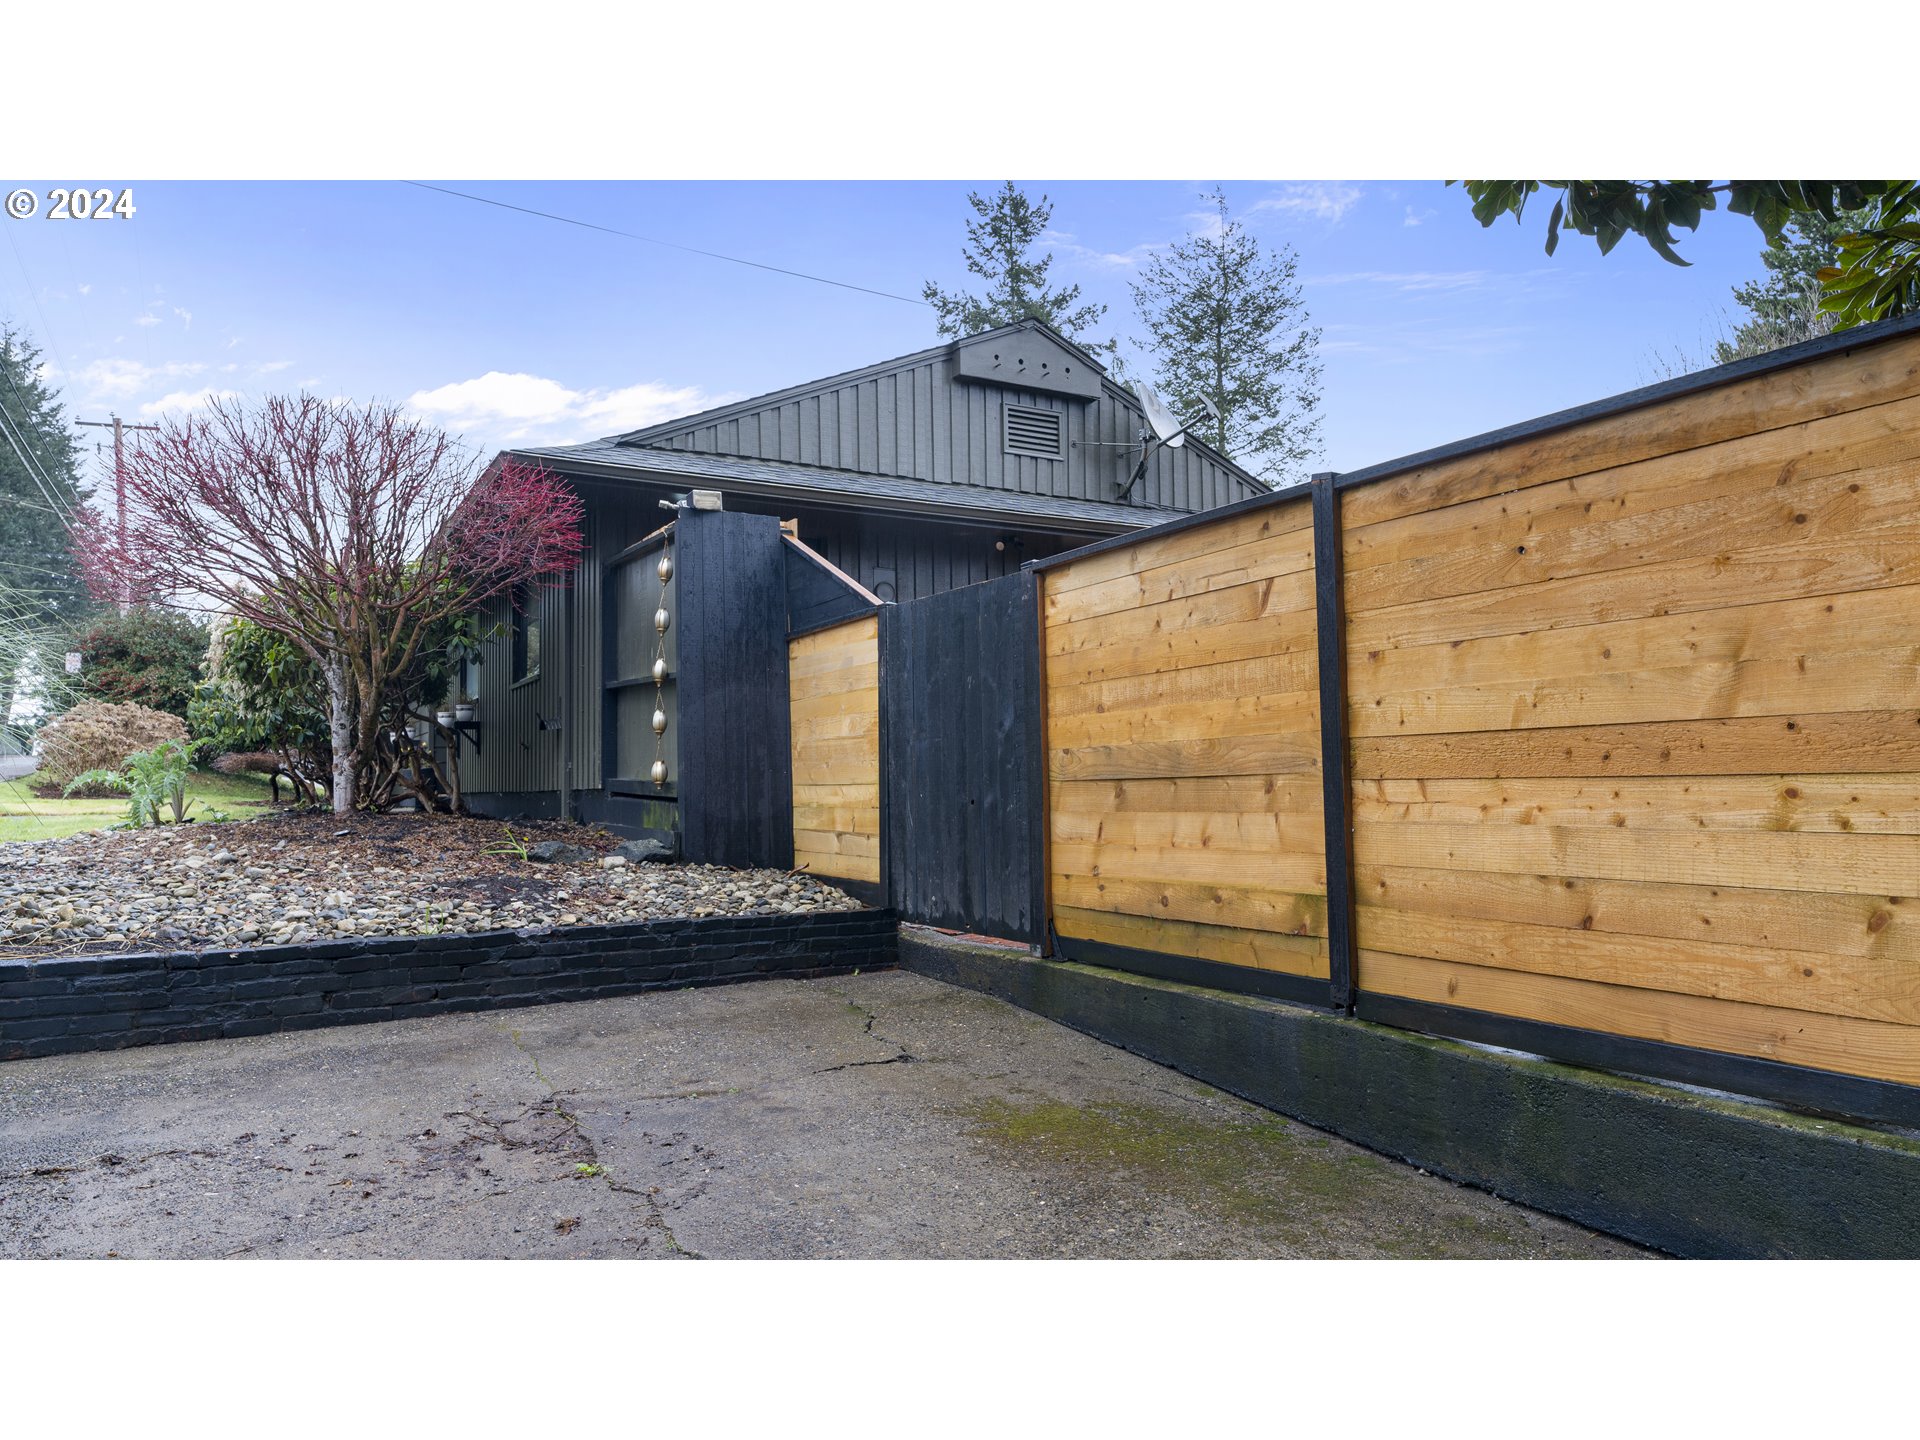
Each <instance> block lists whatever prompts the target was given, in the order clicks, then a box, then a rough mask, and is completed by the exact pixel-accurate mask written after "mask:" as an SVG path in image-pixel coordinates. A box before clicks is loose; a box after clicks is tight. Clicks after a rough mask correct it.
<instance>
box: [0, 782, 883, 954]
mask: <svg viewBox="0 0 1920 1440" xmlns="http://www.w3.org/2000/svg"><path fill="white" fill-rule="evenodd" d="M623 849H624V852H625V853H622V851H623ZM643 853H644V847H639V846H633V845H627V846H625V847H623V846H622V844H621V841H620V840H619V838H618V837H617V836H614V835H610V834H608V833H606V832H605V831H602V830H597V829H594V828H591V827H586V826H580V825H565V824H560V823H556V822H532V823H529V824H526V825H511V826H508V825H502V824H501V823H500V822H498V821H494V820H480V819H472V818H455V817H448V816H421V815H411V814H387V815H354V816H349V817H346V818H344V819H342V818H340V817H337V816H333V815H316V814H310V813H308V814H291V813H289V814H281V815H274V816H268V817H263V818H261V819H258V820H253V821H249V822H245V823H236V824H226V825H204V826H203V825H179V826H173V825H169V826H163V827H158V828H153V829H146V830H134V831H105V832H95V833H88V834H81V835H74V836H70V837H68V838H66V839H63V840H50V841H45V842H41V843H38V844H8V845H0V956H3V957H8V958H13V959H32V958H41V957H48V956H70V955H88V954H96V953H115V952H123V951H138V950H163V949H165V950H192V949H202V948H212V947H223V948H232V947H236V946H248V945H293V944H300V943H302V942H305V941H312V940H327V939H335V938H341V937H346V936H370V935H438V934H453V933H471V932H477V931H486V930H510V929H521V928H526V927H540V926H572V925H608V924H624V923H631V922H633V921H639V920H656V919H664V918H667V917H675V916H694V917H701V916H714V915H779V914H787V915H795V914H807V913H814V912H827V911H836V910H857V909H860V908H861V906H860V903H859V902H858V901H856V900H854V899H853V898H852V897H850V896H848V895H847V894H845V893H844V892H842V891H840V890H836V889H834V888H833V887H832V886H830V885H826V884H824V883H822V882H821V881H819V880H816V879H814V878H812V877H811V876H809V875H805V874H802V873H799V872H791V873H790V872H787V871H781V870H727V869H722V868H719V867H715V866H708V865H662V864H648V863H641V862H640V860H639V858H638V857H640V856H641V855H642V854H643ZM541 854H545V855H551V856H553V857H554V858H552V859H549V860H545V861H542V860H540V859H537V858H535V857H536V856H537V855H541Z"/></svg>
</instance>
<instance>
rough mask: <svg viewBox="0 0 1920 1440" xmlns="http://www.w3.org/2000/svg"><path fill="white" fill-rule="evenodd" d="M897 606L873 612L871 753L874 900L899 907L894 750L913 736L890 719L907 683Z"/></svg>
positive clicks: (883, 606)
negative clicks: (875, 675) (874, 729)
mask: <svg viewBox="0 0 1920 1440" xmlns="http://www.w3.org/2000/svg"><path fill="white" fill-rule="evenodd" d="M901 618H902V617H901V613H900V607H899V606H898V605H895V604H894V603H892V602H891V601H886V602H883V603H882V604H881V605H880V606H879V607H878V608H877V609H876V610H875V611H874V612H873V619H874V630H875V637H874V638H875V640H876V642H877V646H876V651H875V656H874V658H875V660H876V661H877V662H878V663H877V668H878V670H879V690H880V693H879V697H878V701H877V703H876V705H875V714H874V724H876V725H877V726H879V727H880V733H879V734H878V735H877V736H876V737H875V754H876V755H877V756H878V757H879V761H880V774H879V781H880V794H879V797H878V804H879V812H880V824H879V826H878V827H877V835H878V844H879V847H880V895H879V899H878V901H877V902H876V903H878V904H879V905H880V906H881V908H882V909H886V910H897V909H899V908H900V905H899V897H898V894H897V889H896V886H895V883H894V874H893V871H894V859H895V850H894V846H895V844H896V841H895V838H894V831H895V829H896V828H897V827H896V826H895V824H894V814H893V774H894V770H895V767H896V764H897V763H898V757H897V755H896V753H895V752H896V750H897V749H898V748H899V747H903V746H906V745H911V744H912V743H913V737H912V736H911V735H910V734H908V733H906V727H905V726H901V725H896V724H895V723H894V711H895V709H896V707H897V706H898V705H899V701H900V695H901V686H902V684H903V683H906V684H908V685H910V684H911V683H912V682H911V681H910V680H909V679H908V677H906V676H904V675H902V674H901V673H900V671H899V667H900V666H901V665H903V664H905V663H906V658H907V651H906V646H905V645H903V644H902V643H901V640H900V626H901Z"/></svg>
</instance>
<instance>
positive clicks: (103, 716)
mask: <svg viewBox="0 0 1920 1440" xmlns="http://www.w3.org/2000/svg"><path fill="white" fill-rule="evenodd" d="M186 739H187V727H186V725H185V724H183V723H182V722H181V720H180V717H179V716H177V715H169V714H167V713H166V712H165V711H162V710H150V709H148V708H147V707H146V706H144V705H109V704H107V703H106V702H104V701H100V700H82V701H81V702H80V703H79V704H78V705H76V706H74V707H73V708H72V709H71V710H69V711H67V713H66V714H64V715H61V716H59V717H58V718H56V719H53V720H50V721H48V722H47V723H46V724H45V725H44V726H42V727H41V729H40V738H39V751H40V768H39V769H38V770H37V771H36V772H35V775H34V782H35V786H36V788H37V789H39V791H40V792H41V793H42V794H51V795H58V794H61V793H62V792H64V791H65V789H66V787H67V786H68V785H69V784H71V783H72V782H73V780H74V777H76V776H78V775H83V774H85V773H86V772H87V771H89V770H110V771H116V772H117V771H120V770H122V769H124V768H125V767H126V763H127V760H128V758H129V757H131V756H134V755H138V754H140V753H141V752H142V751H145V750H152V749H153V748H154V747H155V746H158V745H162V744H165V743H166V742H167V741H169V740H174V741H178V742H180V743H181V744H185V743H186ZM115 789H116V787H114V786H111V785H99V786H87V787H84V793H88V794H95V795H105V794H113V793H114V792H115Z"/></svg>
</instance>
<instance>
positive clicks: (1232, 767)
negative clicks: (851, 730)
mask: <svg viewBox="0 0 1920 1440" xmlns="http://www.w3.org/2000/svg"><path fill="white" fill-rule="evenodd" d="M1316 504H1317V505H1318V506H1319V508H1320V511H1321V516H1320V523H1319V525H1318V527H1316V525H1315V524H1314V509H1315V506H1316ZM1316 530H1317V538H1318V542H1319V544H1318V550H1319V553H1318V554H1316V544H1315V542H1316ZM1037 568H1038V569H1040V571H1041V582H1042V595H1043V600H1042V604H1043V613H1044V617H1045V620H1044V639H1043V644H1042V650H1043V661H1044V666H1045V692H1046V712H1045V722H1044V723H1045V737H1046V738H1045V746H1046V751H1047V759H1048V776H1049V786H1050V796H1049V830H1050V837H1051V855H1050V864H1049V867H1048V874H1049V880H1050V886H1051V896H1050V903H1051V914H1052V917H1053V923H1054V926H1055V929H1056V931H1057V935H1058V939H1059V946H1060V949H1061V950H1062V952H1063V953H1065V954H1067V955H1068V956H1070V957H1078V958H1085V959H1095V960H1105V961H1107V962H1108V963H1117V964H1130V965H1132V966H1133V967H1134V968H1143V969H1147V970H1149V971H1153V972H1155V973H1162V974H1180V973H1182V971H1184V972H1185V973H1187V974H1189V975H1191V976H1192V977H1193V978H1199V979H1203V980H1205V981H1206V982H1207V983H1216V984H1228V985H1233V986H1235V988H1244V989H1251V990H1267V991H1274V990H1278V991H1279V992H1280V993H1295V994H1302V995H1305V994H1307V993H1308V992H1307V991H1304V990H1303V989H1302V985H1303V984H1304V983H1306V982H1309V981H1318V982H1321V983H1322V988H1321V989H1320V992H1319V993H1320V996H1321V998H1323V999H1328V998H1330V999H1331V1000H1332V1001H1333V1002H1334V1003H1336V1004H1343V1003H1346V1002H1347V1001H1348V999H1349V996H1350V995H1351V998H1352V1002H1353V1004H1354V1007H1355V1008H1356V1009H1357V1011H1358V1013H1360V1014H1361V1015H1363V1016H1369V1017H1372V1018H1376V1019H1381V1020H1385V1021H1388V1022H1390V1023H1394V1024H1399V1025H1404V1026H1410V1027H1415V1028H1420V1029H1424V1030H1429V1031H1434V1032H1438V1033H1442V1034H1450V1035H1458V1036H1461V1037H1463V1038H1469V1039H1478V1040H1485V1041H1491V1042H1494V1043H1501V1044H1509V1045H1515V1046H1517V1047H1519V1048H1525V1049H1530V1050H1534V1051H1537V1052H1540V1053H1546V1054H1552V1055H1557V1056H1560V1057H1563V1058H1569V1059H1574V1060H1579V1061H1586V1062H1589V1063H1599V1064H1605V1065H1609V1066H1611V1067H1612V1068H1616V1069H1626V1070H1632V1071H1637V1072H1639V1073H1648V1074H1659V1075H1669V1076H1674V1077H1676V1078H1682V1079H1689V1080H1695V1081H1699V1082H1703V1083H1708V1084H1716V1085H1723V1086H1725V1087H1726V1088H1730V1089H1739V1090H1745V1091H1748V1092H1750V1093H1760V1094H1770V1095H1776V1096H1781V1097H1784V1098H1789V1099H1795V1100H1798V1101H1800V1102H1802V1103H1808V1104H1813V1105H1818V1106H1823V1107H1826V1108H1832V1109H1836V1110H1842V1111H1847V1112H1849V1113H1854V1114H1866V1115H1875V1116H1898V1117H1901V1118H1904V1119H1907V1120H1908V1121H1909V1122H1911V1120H1912V1119H1913V1118H1914V1117H1915V1116H1916V1115H1920V1097H1917V1096H1916V1092H1914V1091H1912V1090H1908V1089H1906V1088H1905V1087H1908V1086H1914V1085H1920V327H1917V326H1916V325H1914V324H1912V323H1906V324H1902V325H1895V326H1889V327H1882V329H1881V330H1880V331H1879V332H1878V333H1877V334H1872V335H1865V336H1856V337H1853V338H1852V339H1844V340H1843V339H1841V338H1839V337H1836V338H1834V339H1832V340H1829V341H1827V342H1824V343H1817V344H1816V345H1814V346H1812V347H1803V349H1802V350H1800V351H1799V352H1794V353H1789V354H1785V355H1777V356H1774V357H1768V358H1766V359H1763V360H1761V361H1758V362H1752V363H1749V364H1747V365H1745V366H1738V367H1726V368H1724V369H1722V370H1720V371H1716V372H1709V373H1708V374H1706V375H1703V376H1700V377H1690V378H1689V379H1688V380H1686V381H1683V382H1679V383H1677V384H1672V385H1668V386H1664V387H1656V388H1655V389H1654V390H1652V391H1648V392H1641V393H1639V394H1637V395H1633V396H1627V397H1622V398H1621V400H1619V401H1617V402H1610V403H1608V404H1605V405H1602V406H1597V407H1593V409H1592V410H1591V411H1589V412H1587V413H1584V414H1583V413H1581V412H1570V413H1569V414H1567V415H1563V416H1556V417H1550V418H1549V419H1548V420H1545V421H1542V422H1537V423H1536V424H1534V425H1531V426H1527V427H1518V428H1517V429H1516V431H1515V432H1512V433H1511V434H1509V435H1506V436H1494V437H1486V438H1485V439H1483V440H1482V441H1479V442H1468V443H1466V444H1464V445H1462V446H1459V447H1453V450H1452V451H1451V453H1449V452H1438V453H1436V454H1435V455H1434V456H1432V457H1430V458H1428V459H1426V460H1424V461H1422V460H1421V459H1420V458H1419V457H1416V459H1415V460H1414V461H1413V462H1409V463H1402V464H1398V465H1394V466H1390V467H1380V468H1379V469H1378V470H1376V471H1372V472H1363V473H1361V474H1357V475H1350V476H1340V477H1334V476H1328V477H1319V478H1318V479H1317V480H1316V482H1315V486H1314V487H1311V490H1309V489H1308V487H1301V489H1300V490H1297V491H1295V492H1293V493H1291V494H1287V495H1280V496H1276V497H1273V498H1272V499H1269V500H1263V501H1257V502H1252V503H1250V504H1248V505H1245V506H1241V507H1236V508H1235V509H1234V510H1232V511H1230V512H1227V513H1224V514H1220V515H1218V517H1217V518H1209V519H1206V520H1204V521H1201V522H1199V523H1194V522H1179V523H1177V524H1176V525H1175V526H1171V527H1165V528H1163V529H1162V530H1161V531H1158V532H1153V531H1149V532H1143V533H1142V534H1140V535H1137V536H1134V537H1129V538H1128V539H1126V540H1125V541H1121V542H1109V543H1107V544H1105V545H1102V546H1099V547H1092V548H1090V549H1088V550H1085V551H1081V552H1077V553H1076V554H1074V555H1069V556H1065V557H1060V558H1059V559H1058V560H1050V561H1046V562H1041V564H1040V566H1038V567H1037ZM1316 594H1318V596H1319V598H1320V600H1321V602H1322V603H1321V605H1320V607H1319V610H1318V613H1316V606H1315V599H1316ZM1316 661H1318V662H1319V663H1318V664H1316ZM1328 707H1331V716H1329V713H1328ZM1329 718H1331V720H1332V723H1331V724H1329V725H1327V726H1326V727H1325V733H1324V734H1323V730H1322V722H1323V720H1327V719H1329ZM1328 756H1330V757H1331V762H1330V763H1331V766H1332V773H1331V776H1330V779H1331V782H1332V783H1331V785H1330V786H1329V787H1328V789H1327V791H1326V795H1327V797H1328V799H1329V803H1330V805H1331V807H1332V810H1333V813H1332V815H1331V817H1330V819H1331V823H1330V824H1328V825H1326V827H1325V828H1324V829H1323V820H1325V819H1328V818H1329V817H1328V816H1327V814H1326V807H1325V806H1323V803H1322V786H1321V781H1322V775H1323V772H1322V765H1323V759H1324V757H1328ZM1330 857H1331V859H1332V861H1333V864H1332V865H1331V866H1329V864H1328V860H1329V858H1330ZM1330 871H1331V873H1332V875H1333V878H1334V882H1335V883H1334V884H1333V886H1332V887H1331V893H1332V897H1333V898H1332V900H1331V902H1329V900H1328V895H1329V886H1328V883H1327V880H1328V875H1329V872H1330ZM1275 976H1286V977H1290V979H1289V980H1288V981H1287V982H1285V983H1278V984H1277V983H1276V982H1275V980H1274V978H1273V977H1275ZM1880 1082H1894V1084H1893V1085H1887V1084H1884V1083H1880Z"/></svg>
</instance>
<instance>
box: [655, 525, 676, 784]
mask: <svg viewBox="0 0 1920 1440" xmlns="http://www.w3.org/2000/svg"><path fill="white" fill-rule="evenodd" d="M654 573H655V574H657V575H658V576H659V577H660V607H659V608H658V609H657V610H655V611H654V612H653V632H654V637H655V638H654V642H653V783H654V784H656V785H664V784H666V783H667V761H666V757H665V756H664V755H663V754H662V753H661V749H662V746H663V744H664V741H663V740H662V738H661V737H663V736H664V735H665V734H666V733H667V624H668V621H669V619H670V617H669V616H668V614H667V586H668V584H669V583H670V582H671V581H672V580H673V531H672V530H671V529H669V530H668V531H667V538H666V540H665V541H664V542H663V545H662V549H661V551H660V563H659V565H657V566H656V567H655V569H654Z"/></svg>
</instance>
